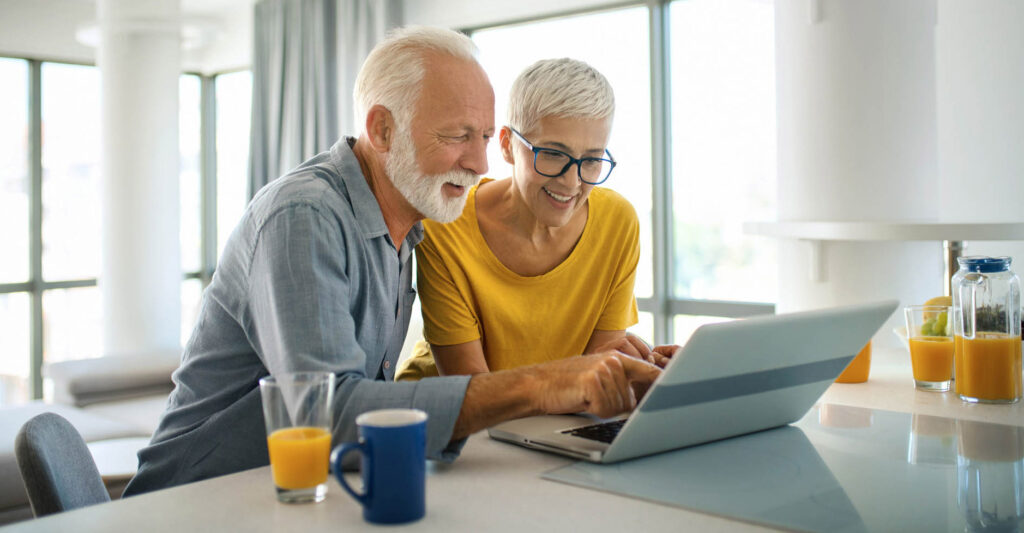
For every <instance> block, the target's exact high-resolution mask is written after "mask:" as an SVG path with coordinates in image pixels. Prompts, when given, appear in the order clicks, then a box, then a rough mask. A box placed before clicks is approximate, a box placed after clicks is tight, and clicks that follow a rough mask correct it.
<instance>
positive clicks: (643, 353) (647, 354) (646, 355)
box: [587, 332, 679, 368]
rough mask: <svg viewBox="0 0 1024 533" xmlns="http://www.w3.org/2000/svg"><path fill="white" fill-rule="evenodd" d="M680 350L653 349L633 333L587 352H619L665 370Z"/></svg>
mask: <svg viewBox="0 0 1024 533" xmlns="http://www.w3.org/2000/svg"><path fill="white" fill-rule="evenodd" d="M595 336H596V332H595ZM678 349H679V346H677V345H675V344H667V345H664V346H655V347H653V348H652V347H651V346H650V345H648V344H647V343H646V342H644V340H643V339H641V338H640V337H638V336H636V335H634V334H632V333H625V334H624V335H623V336H621V337H618V338H615V339H612V340H610V341H606V342H605V343H603V344H601V345H599V346H597V347H596V348H595V349H594V350H587V352H588V353H600V352H607V351H610V350H617V351H619V352H622V353H624V354H626V355H629V356H631V357H635V358H637V359H642V360H644V361H647V362H648V363H651V364H652V365H655V366H657V367H658V368H665V365H667V364H668V363H669V361H671V360H672V354H674V353H676V350H678Z"/></svg>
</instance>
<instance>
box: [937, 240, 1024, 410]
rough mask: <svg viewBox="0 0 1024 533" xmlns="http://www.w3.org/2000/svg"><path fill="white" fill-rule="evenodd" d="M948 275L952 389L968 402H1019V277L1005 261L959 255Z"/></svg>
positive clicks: (1007, 258)
mask: <svg viewBox="0 0 1024 533" xmlns="http://www.w3.org/2000/svg"><path fill="white" fill-rule="evenodd" d="M957 261H958V262H959V264H960V270H959V271H957V273H956V274H955V275H954V276H953V279H952V282H951V285H952V289H953V290H952V292H953V333H954V335H955V349H954V350H955V351H954V357H953V360H954V367H955V372H954V374H955V376H956V381H955V382H954V390H955V391H956V393H957V394H958V395H959V396H960V398H961V399H963V400H964V401H968V402H982V403H1013V402H1016V401H1018V400H1020V399H1021V394H1022V387H1021V381H1022V366H1021V307H1020V290H1021V286H1020V278H1019V277H1018V276H1017V274H1015V273H1014V272H1013V270H1011V269H1010V264H1011V262H1012V259H1011V258H1009V257H983V256H965V257H960V258H959V259H958V260H957Z"/></svg>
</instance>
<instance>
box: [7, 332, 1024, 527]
mask: <svg viewBox="0 0 1024 533" xmlns="http://www.w3.org/2000/svg"><path fill="white" fill-rule="evenodd" d="M819 403H829V404H839V405H853V406H859V407H867V408H873V409H883V410H891V411H901V412H909V413H918V414H929V415H936V416H945V417H954V418H966V419H973V420H979V421H987V422H997V423H1003V424H1014V425H1022V426H1024V404H1022V403H1017V404H1014V405H1001V406H995V405H968V404H964V403H963V402H961V401H960V400H959V399H956V398H955V397H954V396H953V395H952V394H950V393H928V392H918V391H916V390H914V387H913V381H912V379H911V376H910V364H909V355H908V354H907V353H906V352H905V351H903V350H875V353H874V354H873V361H872V371H871V378H870V379H869V381H868V382H867V383H862V384H835V385H833V386H832V387H830V388H829V390H828V391H827V392H826V393H825V395H824V396H823V397H822V399H821V401H820V402H819ZM571 462H572V461H571V460H569V459H565V458H561V457H559V456H554V455H549V454H545V453H540V452H536V451H531V450H527V449H524V448H519V447H517V446H513V445H510V444H505V443H501V442H497V441H493V440H491V439H489V438H488V437H487V436H486V433H479V434H476V435H473V436H472V437H471V438H470V439H469V442H468V443H467V444H466V447H465V448H464V450H463V452H462V455H461V457H460V458H459V459H458V460H457V461H456V462H455V463H453V464H450V465H437V464H433V465H432V466H431V470H430V473H429V475H428V478H427V515H426V517H425V518H424V519H423V520H420V521H418V522H414V523H412V524H408V525H405V526H397V527H401V528H409V529H415V530H418V531H446V532H447V531H513V530H514V531H522V530H540V531H551V530H556V529H558V530H562V529H569V530H581V531H588V530H596V531H615V530H620V531H680V530H689V531H710V532H715V531H736V532H742V531H764V530H766V529H767V528H764V527H762V526H758V525H753V524H749V523H743V522H738V521H735V520H730V519H727V518H721V517H716V516H711V515H707V514H702V513H698V512H693V511H688V510H685V509H681V508H677V507H671V506H667V505H661V504H656V503H651V502H647V501H641V500H636V499H632V498H626V497H622V496H617V495H614V494H609V493H604V492H599V491H596V490H589V489H584V488H580V487H576V486H571V485H566V484H562V483H557V482H553V481H547V480H543V479H541V478H540V475H541V474H542V473H544V472H546V471H549V470H551V469H554V468H557V467H560V466H564V465H567V464H569V463H571ZM353 481H355V482H356V484H357V485H358V481H356V480H355V478H354V477H353ZM390 527H395V526H389V528H390ZM224 530H230V531H239V530H246V531H370V530H373V531H379V530H380V526H372V525H370V524H367V523H365V522H363V519H362V509H361V507H360V506H359V505H358V504H357V503H356V502H355V501H354V500H353V499H351V498H350V497H349V496H348V495H347V494H345V493H344V492H343V491H342V490H341V488H340V487H339V486H338V484H337V482H336V481H334V480H332V481H331V482H330V490H329V493H328V496H327V499H326V500H325V501H324V502H322V503H319V504H304V505H287V504H282V503H278V502H277V501H276V499H275V497H274V489H273V484H272V481H271V477H270V470H269V468H268V467H264V468H257V469H254V470H249V471H245V472H240V473H238V474H234V475H230V476H224V477H221V478H216V479H211V480H207V481H203V482H199V483H193V484H190V485H184V486H180V487H176V488H172V489H167V490H163V491H157V492H154V493H150V494H145V495H141V496H136V497H134V498H129V499H126V500H120V501H114V502H111V503H109V504H103V505H98V506H93V507H89V508H84V509H80V510H77V511H72V512H68V513H62V514H58V515H55V516H51V517H47V518H44V519H40V520H33V521H28V522H22V523H17V524H13V525H11V526H8V527H7V528H6V529H4V531H12V532H14V531H26V532H27V531H146V532H147V533H156V532H160V531H168V532H171V531H173V532H175V533H179V532H181V531H224Z"/></svg>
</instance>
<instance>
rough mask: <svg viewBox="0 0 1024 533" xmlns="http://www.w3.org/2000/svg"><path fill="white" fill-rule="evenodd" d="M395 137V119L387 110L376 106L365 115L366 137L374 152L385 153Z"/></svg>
mask: <svg viewBox="0 0 1024 533" xmlns="http://www.w3.org/2000/svg"><path fill="white" fill-rule="evenodd" d="M394 135H395V117H394V116H393V115H392V114H391V111H390V110H388V108H386V107H384V106H382V105H380V104H377V105H375V106H373V107H371V108H370V111H369V112H367V113H366V136H367V137H368V138H369V140H370V146H372V147H373V149H374V151H377V152H381V153H384V152H387V151H388V150H390V149H391V142H392V141H393V140H394Z"/></svg>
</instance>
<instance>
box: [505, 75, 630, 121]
mask: <svg viewBox="0 0 1024 533" xmlns="http://www.w3.org/2000/svg"><path fill="white" fill-rule="evenodd" d="M508 100H509V101H508V123H509V125H510V126H512V127H513V128H516V129H518V130H519V131H521V132H527V131H531V130H532V129H533V128H534V127H536V126H537V123H538V122H540V120H541V119H542V118H544V117H549V116H555V117H572V118H595V119H600V118H606V117H612V116H613V115H614V114H615V94H614V92H613V91H612V86H611V84H610V83H608V80H607V79H605V77H604V76H603V75H602V74H601V73H600V72H598V71H597V69H595V68H594V67H592V66H590V65H588V64H586V63H584V62H583V61H579V60H576V59H569V58H567V57H564V58H561V59H542V60H540V61H538V62H536V63H534V64H532V65H530V66H529V67H527V68H526V70H524V71H523V72H522V73H521V74H519V77H518V78H516V81H515V82H514V83H513V84H512V91H511V93H510V94H509V98H508Z"/></svg>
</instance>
